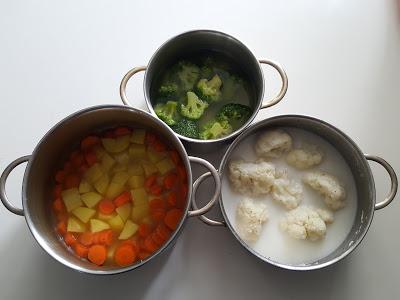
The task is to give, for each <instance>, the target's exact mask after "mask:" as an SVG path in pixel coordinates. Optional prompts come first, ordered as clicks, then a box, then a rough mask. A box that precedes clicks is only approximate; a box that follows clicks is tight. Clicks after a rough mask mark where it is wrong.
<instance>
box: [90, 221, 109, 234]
mask: <svg viewBox="0 0 400 300" xmlns="http://www.w3.org/2000/svg"><path fill="white" fill-rule="evenodd" d="M106 229H110V225H108V223H106V222H104V221H102V220H98V219H91V220H90V231H91V232H99V231H103V230H106Z"/></svg>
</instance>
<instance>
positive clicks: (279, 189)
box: [272, 172, 303, 209]
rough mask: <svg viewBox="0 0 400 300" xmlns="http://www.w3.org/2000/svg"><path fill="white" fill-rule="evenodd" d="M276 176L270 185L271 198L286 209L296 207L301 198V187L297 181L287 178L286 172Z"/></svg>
mask: <svg viewBox="0 0 400 300" xmlns="http://www.w3.org/2000/svg"><path fill="white" fill-rule="evenodd" d="M276 173H278V172H276ZM278 176H279V177H278V178H277V179H275V181H274V185H273V186H272V198H273V199H274V200H275V201H277V202H279V203H281V204H283V205H284V206H285V207H286V208H287V209H293V208H296V207H297V206H299V204H300V202H301V200H302V199H303V187H302V186H301V185H300V184H299V183H297V182H295V181H292V180H289V179H288V178H287V174H286V172H283V173H282V174H281V175H278Z"/></svg>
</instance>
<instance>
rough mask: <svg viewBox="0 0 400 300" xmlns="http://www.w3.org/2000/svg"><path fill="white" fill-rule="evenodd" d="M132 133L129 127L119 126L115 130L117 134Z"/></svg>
mask: <svg viewBox="0 0 400 300" xmlns="http://www.w3.org/2000/svg"><path fill="white" fill-rule="evenodd" d="M131 133H132V131H131V130H130V129H129V128H127V127H118V128H116V129H115V130H114V135H115V136H123V135H128V134H131Z"/></svg>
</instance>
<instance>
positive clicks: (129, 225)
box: [118, 220, 139, 240]
mask: <svg viewBox="0 0 400 300" xmlns="http://www.w3.org/2000/svg"><path fill="white" fill-rule="evenodd" d="M138 228H139V225H137V224H135V223H133V222H132V221H131V220H128V221H126V223H125V226H124V229H122V232H121V234H120V235H119V237H118V239H120V240H127V239H129V238H130V237H131V236H132V235H134V234H135V233H136V231H137V230H138Z"/></svg>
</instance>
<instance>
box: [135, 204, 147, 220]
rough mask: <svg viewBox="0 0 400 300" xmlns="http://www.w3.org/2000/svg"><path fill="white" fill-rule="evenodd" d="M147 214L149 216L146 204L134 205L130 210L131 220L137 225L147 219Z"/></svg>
mask: <svg viewBox="0 0 400 300" xmlns="http://www.w3.org/2000/svg"><path fill="white" fill-rule="evenodd" d="M148 214H149V205H148V203H145V204H140V205H135V206H134V207H133V208H132V215H131V218H132V220H133V221H134V222H137V223H139V222H140V221H141V220H142V219H143V218H145V217H147V215H148Z"/></svg>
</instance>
